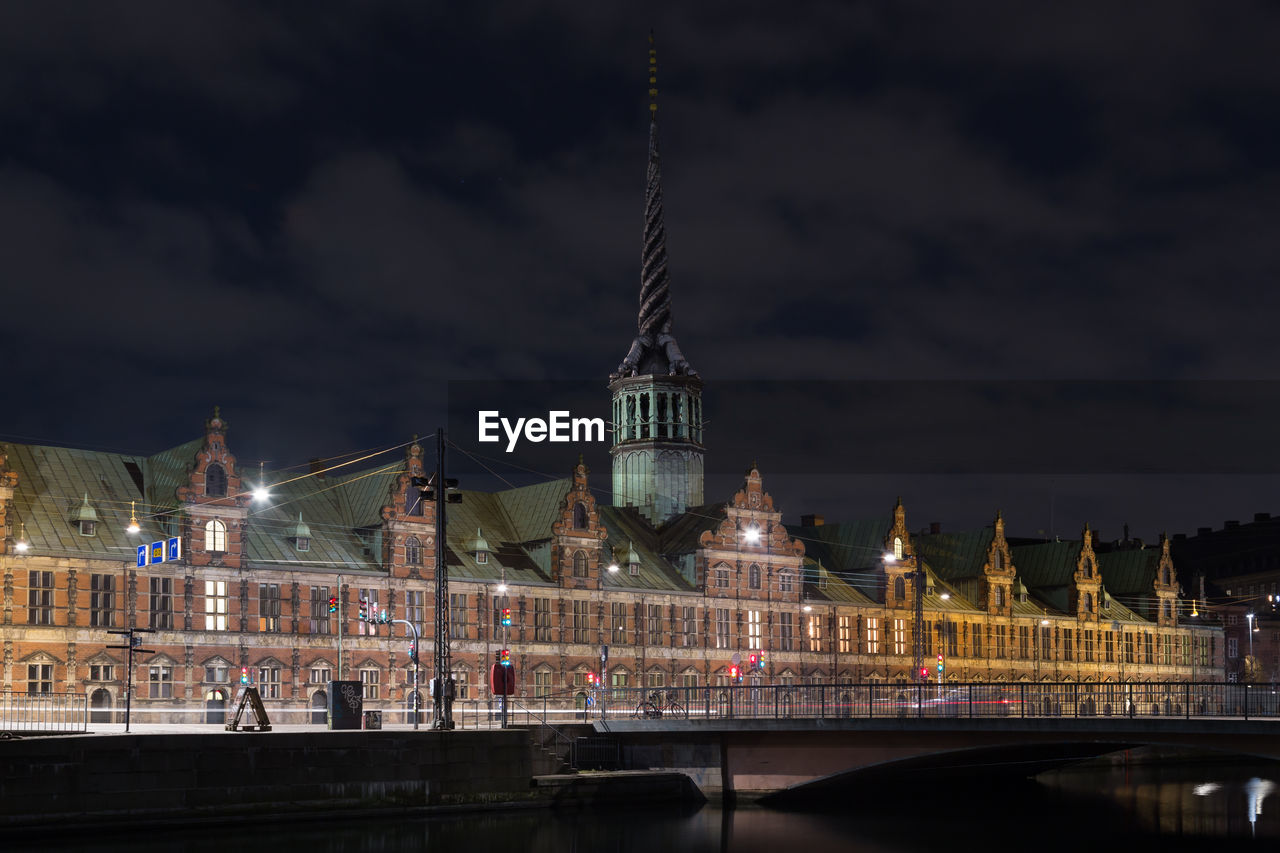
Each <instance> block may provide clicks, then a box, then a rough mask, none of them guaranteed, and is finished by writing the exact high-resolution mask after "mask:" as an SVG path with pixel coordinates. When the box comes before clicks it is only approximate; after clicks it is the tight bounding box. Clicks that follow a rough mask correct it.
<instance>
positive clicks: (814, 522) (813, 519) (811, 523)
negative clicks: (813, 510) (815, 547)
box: [800, 514, 826, 527]
mask: <svg viewBox="0 0 1280 853" xmlns="http://www.w3.org/2000/svg"><path fill="white" fill-rule="evenodd" d="M825 521H826V520H825V519H824V518H823V517H822V516H820V515H817V514H812V515H802V516H800V526H801V527H821V526H822V525H823V523H824V522H825Z"/></svg>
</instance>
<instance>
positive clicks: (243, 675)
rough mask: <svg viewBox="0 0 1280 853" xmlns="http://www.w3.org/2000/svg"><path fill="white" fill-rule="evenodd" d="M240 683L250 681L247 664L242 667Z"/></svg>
mask: <svg viewBox="0 0 1280 853" xmlns="http://www.w3.org/2000/svg"><path fill="white" fill-rule="evenodd" d="M240 683H241V684H248V683H249V667H247V666H242V667H240Z"/></svg>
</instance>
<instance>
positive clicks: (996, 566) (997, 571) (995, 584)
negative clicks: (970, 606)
mask: <svg viewBox="0 0 1280 853" xmlns="http://www.w3.org/2000/svg"><path fill="white" fill-rule="evenodd" d="M982 575H983V577H984V578H985V581H986V582H985V583H984V584H983V585H982V589H981V590H980V592H979V604H980V605H981V607H982V609H984V610H985V611H986V612H987V613H989V614H991V615H992V616H1008V615H1010V613H1011V610H1012V607H1013V582H1014V579H1015V577H1016V575H1017V571H1016V570H1015V569H1014V566H1013V552H1012V551H1011V550H1010V549H1009V542H1008V540H1006V539H1005V537H1004V516H1003V515H1002V514H1001V513H1000V512H998V511H997V512H996V522H995V535H994V536H992V537H991V545H990V546H988V548H987V559H986V562H984V563H983V564H982Z"/></svg>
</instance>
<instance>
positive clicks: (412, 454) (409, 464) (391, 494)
mask: <svg viewBox="0 0 1280 853" xmlns="http://www.w3.org/2000/svg"><path fill="white" fill-rule="evenodd" d="M426 476H427V475H426V470H425V469H424V468H423V465H422V445H421V444H419V443H418V437H417V436H416V435H415V436H414V437H413V443H412V444H410V445H409V448H408V450H406V451H405V460H404V469H403V470H402V471H401V472H400V473H399V474H398V475H397V476H396V477H395V478H393V479H392V481H391V485H390V486H388V487H387V503H386V504H384V505H383V507H382V512H381V516H382V528H383V531H382V534H383V535H382V554H381V559H382V565H383V566H384V567H386V568H387V569H388V570H389V571H390V573H391V576H392V577H409V578H422V577H434V573H433V567H434V566H435V553H436V537H435V532H436V506H435V503H434V502H432V501H429V500H426V499H425V498H423V497H422V491H421V488H420V486H418V485H415V482H417V483H422V482H424V481H425V479H426Z"/></svg>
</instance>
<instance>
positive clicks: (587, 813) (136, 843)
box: [0, 750, 1280, 853]
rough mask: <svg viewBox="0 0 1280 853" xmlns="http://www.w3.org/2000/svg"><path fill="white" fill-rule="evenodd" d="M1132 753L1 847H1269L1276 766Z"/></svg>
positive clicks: (814, 850)
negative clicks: (1034, 768) (684, 804)
mask: <svg viewBox="0 0 1280 853" xmlns="http://www.w3.org/2000/svg"><path fill="white" fill-rule="evenodd" d="M1149 761H1150V756H1144V754H1143V753H1142V752H1141V751H1140V750H1134V751H1133V752H1132V753H1131V754H1130V755H1129V756H1128V760H1125V759H1124V758H1123V757H1120V756H1117V757H1115V758H1110V759H1103V760H1100V761H1098V762H1094V763H1093V764H1091V765H1088V766H1084V767H1079V768H1076V769H1072V770H1066V771H1056V772H1053V773H1048V774H1042V775H1041V776H1040V777H1037V778H1036V779H1034V780H1031V779H1028V780H1025V781H1022V782H1019V783H1016V784H1013V785H1008V784H1001V785H999V786H988V785H987V784H986V782H985V781H984V778H983V776H982V775H981V774H980V773H975V774H974V776H973V777H972V779H971V784H968V785H963V786H955V785H946V786H938V785H931V784H930V780H929V778H928V776H927V774H925V775H922V776H921V777H920V778H918V779H910V780H906V781H899V782H895V783H894V784H893V786H892V787H891V789H888V790H880V791H856V792H852V791H851V792H850V794H849V797H848V799H847V801H846V802H844V803H843V805H842V806H840V807H839V808H838V809H837V810H836V811H834V812H830V811H829V812H826V813H800V812H778V811H771V810H768V809H763V808H749V807H748V808H738V809H720V808H714V807H711V806H704V807H702V808H691V809H685V810H680V809H664V810H648V809H624V810H619V809H585V810H574V811H547V810H532V811H531V810H503V811H492V812H484V813H475V812H470V813H465V814H456V815H449V816H440V817H430V818H412V819H405V818H385V819H359V820H342V819H339V818H337V817H335V816H325V815H318V816H315V817H312V818H308V819H305V820H301V821H289V822H282V823H267V824H256V825H247V824H243V823H240V822H238V821H234V820H227V821H225V822H222V823H218V824H215V825H202V826H200V827H193V828H191V829H190V830H180V829H176V830H171V829H164V830H156V829H135V830H131V831H127V832H114V831H113V832H111V833H110V834H105V835H104V834H94V835H93V836H92V837H85V836H76V837H56V836H55V837H49V836H46V837H44V838H41V839H34V838H23V839H12V841H16V842H17V843H16V845H14V846H10V845H9V844H0V849H6V850H22V849H32V850H37V849H38V850H42V851H61V850H94V851H106V853H126V851H127V853H160V851H164V852H165V853H170V851H192V853H214V851H218V853H223V851H237V853H238V851H264V852H265V853H284V852H285V851H294V850H297V851H312V853H330V851H331V852H332V853H339V851H341V853H356V852H357V851H370V853H372V851H399V850H409V851H412V850H432V851H468V852H469V851H497V850H503V851H505V850H514V851H523V853H576V852H577V851H619V853H621V851H627V853H631V851H645V853H660V851H686V850H687V851H708V853H711V852H712V851H756V850H760V851H778V853H828V851H866V853H873V852H874V853H897V851H939V850H949V851H957V853H960V851H970V850H980V849H983V848H988V847H994V848H997V849H1002V850H1010V851H1022V850H1034V851H1058V850H1063V851H1066V850H1072V851H1084V852H1085V853H1099V851H1105V850H1122V851H1133V853H1139V851H1145V850H1148V849H1159V850H1161V851H1168V850H1215V851H1216V850H1221V849H1228V848H1240V847H1244V848H1247V849H1270V850H1275V849H1280V764H1274V763H1258V762H1256V761H1254V760H1252V759H1249V760H1240V761H1224V760H1222V759H1220V758H1215V759H1213V760H1206V759H1204V758H1193V759H1185V760H1173V761H1169V760H1164V761H1161V762H1160V763H1149Z"/></svg>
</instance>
